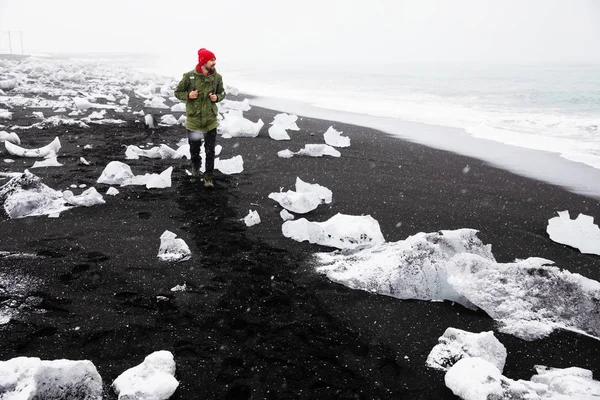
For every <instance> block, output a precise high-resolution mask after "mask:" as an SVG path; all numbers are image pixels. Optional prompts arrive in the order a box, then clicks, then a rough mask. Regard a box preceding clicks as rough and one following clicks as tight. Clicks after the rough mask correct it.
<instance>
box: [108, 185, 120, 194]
mask: <svg viewBox="0 0 600 400" xmlns="http://www.w3.org/2000/svg"><path fill="white" fill-rule="evenodd" d="M106 194H107V195H108V196H116V195H118V194H119V190H118V189H116V188H114V187H112V186H111V187H109V188H108V190H107V191H106Z"/></svg>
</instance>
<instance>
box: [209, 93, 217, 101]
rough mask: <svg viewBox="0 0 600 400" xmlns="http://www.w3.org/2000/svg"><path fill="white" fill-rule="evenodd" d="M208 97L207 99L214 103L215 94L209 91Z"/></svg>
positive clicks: (215, 99)
mask: <svg viewBox="0 0 600 400" xmlns="http://www.w3.org/2000/svg"><path fill="white" fill-rule="evenodd" d="M208 98H209V99H210V101H212V102H213V103H214V102H215V101H217V95H216V94H214V93H210V94H209V95H208Z"/></svg>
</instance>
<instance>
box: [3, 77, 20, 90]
mask: <svg viewBox="0 0 600 400" xmlns="http://www.w3.org/2000/svg"><path fill="white" fill-rule="evenodd" d="M17 86H18V84H17V81H16V80H15V79H4V80H1V81H0V89H1V90H12V89H14V88H16V87H17Z"/></svg>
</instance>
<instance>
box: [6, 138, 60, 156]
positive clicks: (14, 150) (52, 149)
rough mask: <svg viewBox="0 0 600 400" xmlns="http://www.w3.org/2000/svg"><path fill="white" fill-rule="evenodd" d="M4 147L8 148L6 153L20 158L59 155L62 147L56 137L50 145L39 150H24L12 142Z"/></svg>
mask: <svg viewBox="0 0 600 400" xmlns="http://www.w3.org/2000/svg"><path fill="white" fill-rule="evenodd" d="M4 146H5V147H6V151H8V152H9V153H10V154H12V155H13V156H18V157H46V156H48V155H51V154H52V153H58V151H59V150H60V147H61V146H60V140H59V139H58V137H55V138H54V140H53V141H52V142H50V144H47V145H46V146H44V147H40V148H38V149H24V148H23V147H21V146H17V145H16V144H13V143H11V142H4Z"/></svg>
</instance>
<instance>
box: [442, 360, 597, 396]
mask: <svg viewBox="0 0 600 400" xmlns="http://www.w3.org/2000/svg"><path fill="white" fill-rule="evenodd" d="M536 371H537V374H536V375H534V376H532V377H531V380H530V381H524V380H518V381H515V380H512V379H509V378H507V377H505V376H504V375H502V373H501V372H500V370H498V368H496V367H495V366H494V365H493V364H491V363H490V362H488V361H486V360H484V359H482V358H479V357H468V358H463V359H462V360H460V361H458V362H457V363H456V364H454V366H453V367H452V368H450V369H449V370H448V372H446V376H445V377H444V381H445V383H446V386H447V387H448V388H449V389H450V390H452V392H453V393H454V394H455V395H456V396H459V397H460V398H461V399H463V400H487V399H532V400H533V399H536V400H538V399H539V400H567V399H577V400H595V399H598V398H600V382H598V381H595V380H593V378H592V371H589V370H587V369H583V368H577V367H571V368H565V369H558V368H557V369H548V368H546V367H544V366H536Z"/></svg>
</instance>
